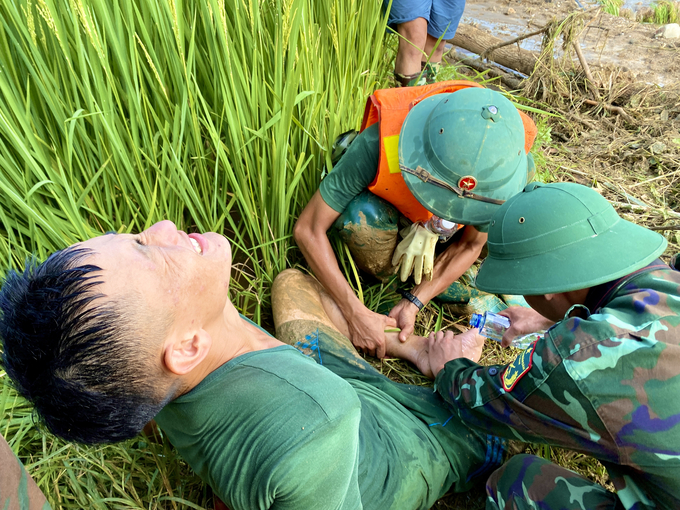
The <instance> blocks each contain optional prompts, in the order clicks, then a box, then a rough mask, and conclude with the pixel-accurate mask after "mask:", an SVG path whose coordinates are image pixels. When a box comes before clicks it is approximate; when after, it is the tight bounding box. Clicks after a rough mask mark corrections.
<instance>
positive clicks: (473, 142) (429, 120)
mask: <svg viewBox="0 0 680 510" xmlns="http://www.w3.org/2000/svg"><path fill="white" fill-rule="evenodd" d="M399 163H400V165H401V173H402V176H403V177H404V181H405V182H406V185H407V186H408V188H409V190H411V193H413V195H414V196H415V197H416V199H417V200H418V201H419V202H420V203H421V204H422V205H423V206H424V207H425V208H426V209H428V210H429V211H431V212H432V213H433V214H436V215H437V216H439V217H440V218H444V219H447V220H451V221H455V222H456V223H463V224H466V225H484V224H488V223H489V221H490V220H491V216H492V215H493V213H494V212H495V211H496V209H498V207H499V205H500V204H501V203H502V201H504V200H507V199H508V198H510V197H511V196H513V195H515V194H517V193H519V192H520V191H521V190H522V188H523V187H524V185H525V184H526V183H527V166H528V163H527V155H526V153H525V152H524V127H523V124H522V119H521V118H520V116H519V113H518V112H517V108H515V106H514V105H513V104H512V103H511V102H510V101H508V100H507V99H506V98H505V97H503V96H502V95H501V94H500V93H498V92H495V91H493V90H489V89H483V88H472V87H471V88H466V89H462V90H459V91H457V92H453V93H450V94H437V95H434V96H431V97H429V98H426V99H424V100H422V101H421V102H420V103H418V104H416V105H415V106H414V107H413V108H412V109H411V111H410V112H409V114H408V115H407V116H406V120H405V121H404V124H403V125H402V127H401V133H400V135H399ZM422 170H424V171H425V172H426V173H425V174H424V173H422ZM428 174H429V176H431V177H433V178H434V181H432V180H431V179H430V178H429V177H427V175H428ZM426 181H427V182H426ZM437 181H440V183H437ZM441 182H443V183H446V184H448V185H452V186H455V187H457V188H460V189H463V190H467V191H468V192H469V193H472V194H474V195H476V196H477V197H481V198H482V199H479V198H464V197H462V196H460V195H458V194H456V192H455V191H452V190H450V189H447V188H445V187H443V186H442V185H441ZM484 198H486V199H490V200H487V201H484V200H483V199H484Z"/></svg>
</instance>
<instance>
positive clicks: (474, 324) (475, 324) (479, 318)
mask: <svg viewBox="0 0 680 510" xmlns="http://www.w3.org/2000/svg"><path fill="white" fill-rule="evenodd" d="M483 321H484V316H483V315H482V314H481V313H473V314H472V317H470V327H471V328H479V327H480V326H481V325H482V322H483Z"/></svg>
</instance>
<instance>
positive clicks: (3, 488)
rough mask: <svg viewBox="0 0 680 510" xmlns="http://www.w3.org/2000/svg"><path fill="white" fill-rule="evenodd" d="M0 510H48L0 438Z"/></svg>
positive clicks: (37, 490) (42, 496)
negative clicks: (3, 509) (0, 467)
mask: <svg viewBox="0 0 680 510" xmlns="http://www.w3.org/2000/svg"><path fill="white" fill-rule="evenodd" d="M0 466H2V469H0V508H6V509H15V508H16V509H22V510H24V509H25V510H50V509H51V507H50V505H49V503H48V502H47V500H46V499H45V496H44V495H43V493H42V492H41V491H40V489H39V488H38V486H37V485H36V484H35V482H34V481H33V479H32V478H31V477H30V476H28V473H27V472H26V470H25V469H24V467H23V466H22V465H21V462H20V461H19V459H18V458H17V457H16V455H14V452H12V449H11V448H10V447H9V445H8V444H7V441H5V439H4V438H3V437H2V436H0Z"/></svg>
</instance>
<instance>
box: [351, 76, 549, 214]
mask: <svg viewBox="0 0 680 510" xmlns="http://www.w3.org/2000/svg"><path fill="white" fill-rule="evenodd" d="M468 87H480V88H483V87H482V86H481V85H479V84H477V83H475V82H472V81H467V80H455V81H443V82H439V83H433V84H431V85H422V86H419V87H401V88H392V89H382V90H376V91H375V93H374V94H373V95H372V96H371V97H369V98H368V101H366V110H365V111H364V119H363V121H362V122H361V131H363V130H364V129H366V128H367V127H369V126H371V125H373V124H375V123H376V122H380V162H379V164H378V172H377V173H376V176H375V179H373V182H372V183H371V184H370V185H369V186H368V190H369V191H370V192H371V193H373V194H375V195H377V196H379V197H380V198H383V199H385V200H387V201H388V202H390V203H391V204H392V205H394V206H395V207H396V208H397V209H398V210H399V212H401V213H402V214H403V215H404V216H406V217H407V218H408V219H410V220H411V221H413V222H417V221H420V222H423V223H425V222H426V221H427V220H429V219H430V218H431V217H432V216H433V215H432V213H431V212H430V211H428V210H427V209H425V207H423V206H422V205H421V204H420V202H418V200H417V199H416V197H414V196H413V194H412V193H411V192H410V191H409V189H408V187H407V186H406V183H405V182H404V178H403V177H402V175H401V170H400V169H399V133H400V132H401V126H402V124H403V123H404V120H405V119H406V116H407V115H408V112H409V111H410V110H411V108H413V107H414V106H415V105H416V104H418V103H419V102H420V101H422V100H423V99H425V98H428V97H430V96H433V95H435V94H443V93H447V92H456V91H458V90H460V89H464V88H468ZM519 113H520V116H521V117H522V123H523V124H524V140H525V141H524V149H525V151H526V152H527V153H528V152H529V149H531V146H532V144H533V143H534V138H536V134H537V129H536V126H535V124H534V122H533V121H532V120H531V118H530V117H528V116H527V115H525V114H523V113H522V112H521V111H520V112H519Z"/></svg>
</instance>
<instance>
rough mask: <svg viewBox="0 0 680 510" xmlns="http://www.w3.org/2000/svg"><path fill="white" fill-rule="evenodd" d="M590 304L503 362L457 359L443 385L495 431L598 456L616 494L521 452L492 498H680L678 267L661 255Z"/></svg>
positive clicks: (594, 294) (671, 501) (511, 503)
mask: <svg viewBox="0 0 680 510" xmlns="http://www.w3.org/2000/svg"><path fill="white" fill-rule="evenodd" d="M585 306H586V307H587V308H588V309H589V310H593V311H594V313H593V314H592V315H589V316H588V318H587V319H581V318H577V317H573V318H567V319H565V320H563V321H561V322H559V323H558V324H556V325H555V326H553V327H552V328H551V329H550V330H549V331H548V333H547V334H546V336H545V338H543V339H541V340H539V341H538V342H537V343H536V344H535V345H534V346H532V347H530V348H528V349H527V350H526V351H524V352H523V353H522V354H520V355H519V356H518V357H517V358H516V359H515V360H514V361H513V362H512V363H510V364H509V365H507V366H489V367H483V366H480V365H477V364H475V363H473V362H471V361H469V360H467V359H456V360H453V361H450V362H449V363H447V364H446V367H445V368H444V370H442V371H441V372H440V373H439V374H438V375H437V379H436V388H437V391H438V392H439V393H440V394H441V395H442V397H444V399H446V400H447V401H448V402H449V404H450V405H451V406H452V408H453V409H454V410H455V411H456V412H457V413H458V414H459V415H460V416H461V418H463V420H465V421H466V422H468V423H472V424H475V425H476V426H478V427H480V428H482V429H483V430H484V431H486V432H488V433H493V434H497V435H500V436H505V437H509V438H516V439H520V440H523V441H530V442H537V443H546V444H550V445H555V446H561V447H564V448H569V449H572V450H576V451H580V452H583V453H586V454H588V455H592V456H593V457H596V458H597V459H599V460H600V461H601V462H602V464H603V465H604V466H605V467H606V468H607V471H608V472H609V475H610V477H611V480H612V482H613V484H614V486H615V487H616V490H617V494H616V495H614V494H611V493H606V492H605V491H604V490H603V489H602V487H600V486H599V485H597V484H594V483H592V482H589V481H587V480H586V479H583V478H581V477H579V476H578V475H576V474H574V473H571V472H569V471H568V470H564V469H562V468H559V467H558V466H554V465H550V464H549V463H547V462H546V461H542V460H538V459H537V458H535V457H519V458H517V459H513V461H512V462H513V468H512V469H510V468H507V467H505V468H502V469H503V471H498V472H496V473H494V474H493V475H492V477H491V478H490V479H489V483H488V485H487V492H488V493H489V499H488V503H487V508H519V509H522V508H584V509H585V508H588V509H590V508H626V509H647V508H655V509H659V508H665V509H678V508H680V346H679V345H678V344H679V343H680V327H679V324H680V273H678V272H676V271H673V270H671V269H670V268H669V267H668V266H666V265H665V264H663V263H662V262H661V261H660V260H657V261H655V262H653V263H652V264H650V265H649V266H647V267H645V268H642V269H640V270H638V271H636V272H634V273H632V274H630V275H628V276H626V277H624V278H622V279H619V280H617V281H614V282H609V283H606V284H602V285H599V286H596V287H593V288H591V290H590V291H589V293H588V298H587V300H586V303H585ZM551 473H552V474H551ZM617 496H618V497H617ZM534 501H535V502H536V503H538V502H540V503H539V504H534V503H533V502H534ZM549 501H553V502H559V504H556V505H553V504H550V503H549Z"/></svg>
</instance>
